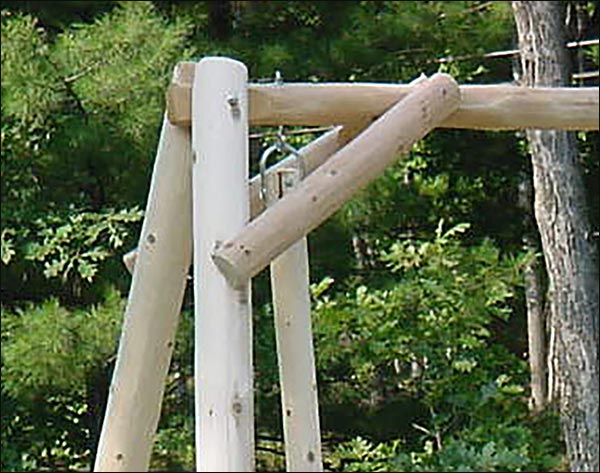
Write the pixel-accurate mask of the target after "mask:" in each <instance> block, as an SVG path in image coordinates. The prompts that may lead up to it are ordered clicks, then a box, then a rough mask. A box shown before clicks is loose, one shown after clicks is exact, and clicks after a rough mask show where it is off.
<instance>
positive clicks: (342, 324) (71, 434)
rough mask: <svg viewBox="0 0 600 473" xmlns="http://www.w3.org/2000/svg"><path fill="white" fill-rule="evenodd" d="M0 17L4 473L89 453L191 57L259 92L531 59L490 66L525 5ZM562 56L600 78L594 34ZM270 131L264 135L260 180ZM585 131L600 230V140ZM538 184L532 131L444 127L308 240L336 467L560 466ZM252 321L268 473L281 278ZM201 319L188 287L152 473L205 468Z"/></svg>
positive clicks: (27, 11) (504, 78)
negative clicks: (176, 81) (236, 74)
mask: <svg viewBox="0 0 600 473" xmlns="http://www.w3.org/2000/svg"><path fill="white" fill-rule="evenodd" d="M1 7H2V18H1V22H2V38H1V39H2V124H1V128H2V135H1V137H2V143H1V146H2V160H1V185H2V188H1V203H2V215H1V217H2V218H1V221H0V234H1V243H2V253H1V267H0V268H1V274H0V275H1V278H2V285H1V304H2V333H1V341H2V359H1V363H2V389H1V396H2V413H1V421H0V422H1V452H0V469H1V471H65V470H72V471H75V470H76V471H89V469H90V465H91V464H93V458H94V453H95V450H96V444H97V439H98V435H99V431H100V428H101V422H102V415H103V410H104V406H105V402H106V395H107V392H108V386H109V383H110V376H111V370H112V368H113V366H114V360H115V354H116V348H117V343H118V338H119V333H120V328H121V322H122V317H123V309H124V305H125V301H126V297H127V292H128V289H129V284H130V276H129V274H128V273H127V271H126V269H125V267H124V266H123V264H122V262H121V257H122V255H123V254H124V253H126V252H127V251H129V250H130V249H132V248H134V247H135V246H136V244H137V238H138V235H139V231H140V228H141V222H142V219H143V209H144V208H145V202H146V197H147V193H148V188H149V183H150V173H151V170H152V165H153V160H154V155H155V150H156V145H157V141H158V135H159V129H160V124H161V120H162V113H163V110H164V93H165V91H166V87H167V85H168V83H169V81H170V77H171V74H172V70H173V67H174V66H175V64H176V63H177V62H179V61H184V60H198V59H199V58H201V57H203V56H207V55H226V56H229V57H233V58H236V59H238V60H240V61H243V62H244V63H245V64H246V65H247V66H248V69H249V74H250V78H251V81H255V82H270V81H272V80H273V78H274V76H275V71H280V72H281V74H282V76H283V80H284V81H288V82H297V81H308V82H328V81H339V82H355V81H369V82H388V83H390V82H391V83H394V82H402V83H406V82H410V81H411V80H413V79H414V78H416V77H417V76H418V75H420V74H421V73H425V74H428V75H429V74H432V73H434V72H436V71H444V72H449V73H450V74H452V75H453V76H454V77H455V78H456V79H457V81H458V82H460V83H462V84H468V83H477V84H486V83H506V82H513V81H514V80H515V71H517V72H518V69H519V66H518V56H516V55H514V54H504V55H499V56H498V55H497V56H494V57H485V56H484V54H485V53H488V52H493V51H506V50H511V49H515V48H517V47H518V46H517V39H516V29H515V25H514V18H513V13H512V10H511V5H510V2H487V1H453V2H440V1H426V2H412V1H411V2H395V1H360V2H358V1H340V2H337V1H327V2H323V1H303V2H292V1H276V2H275V1H273V2H271V1H260V2H257V1H246V2H233V1H232V2H182V1H170V2H165V1H154V2H113V1H102V2H89V1H70V2H66V1H65V2H61V1H55V2H34V1H19V2H10V1H3V2H1ZM567 8H568V15H567V17H568V23H567V32H568V34H569V39H570V40H577V41H579V40H584V39H594V38H597V37H598V2H597V1H574V2H568V5H567ZM570 51H571V59H572V63H573V68H574V72H575V75H574V79H573V83H572V84H571V85H572V86H578V85H587V86H590V85H597V84H598V78H597V76H596V77H595V78H593V77H592V78H591V79H581V78H578V77H580V75H579V76H578V73H581V72H584V71H588V70H597V69H598V46H597V45H596V46H589V47H580V48H572V49H570ZM265 131H270V130H268V129H267V130H265V129H262V128H261V129H258V128H257V129H252V130H251V133H252V134H256V135H260V134H261V133H262V132H265ZM271 131H272V130H271ZM289 131H290V132H292V131H294V129H293V128H290V129H289ZM316 136H318V133H317V132H315V133H312V134H307V133H304V134H298V135H293V134H292V135H290V138H289V141H290V142H291V143H292V144H294V145H295V146H298V147H299V146H301V145H303V144H305V143H307V142H308V141H310V140H311V139H313V138H315V137H316ZM272 139H273V137H272V136H255V137H254V138H252V139H251V143H250V149H251V167H252V169H253V172H256V169H257V163H258V157H259V155H260V152H261V150H263V149H264V148H265V147H266V146H268V144H269V143H271V141H272ZM577 139H578V153H579V154H578V156H579V164H580V166H581V168H582V172H583V175H584V179H585V186H586V191H587V196H588V202H587V204H588V207H589V215H590V217H591V220H592V225H593V228H594V230H595V232H596V235H597V231H598V225H599V210H600V207H599V206H600V202H599V199H598V195H599V189H598V185H599V184H598V177H599V176H598V172H599V160H598V133H597V132H594V133H591V132H579V133H577ZM530 179H531V163H530V160H529V157H528V153H527V143H526V140H525V135H524V134H523V133H521V132H481V131H467V130H438V131H436V132H435V133H433V134H431V135H430V136H428V137H427V138H426V139H424V140H422V141H421V142H420V143H419V144H418V145H417V146H415V147H414V148H413V149H412V151H411V153H410V155H409V156H408V157H407V158H406V159H404V160H402V161H401V162H398V163H397V164H395V165H394V166H392V168H390V169H389V170H388V171H387V172H386V173H385V175H384V176H382V177H381V178H379V179H378V180H377V181H376V182H375V183H373V184H372V185H371V186H369V187H368V188H367V189H365V190H364V191H362V192H361V193H360V195H358V196H357V197H356V198H355V199H353V200H352V201H351V202H349V203H348V204H346V205H345V206H344V207H343V208H342V209H341V210H340V211H338V212H337V213H336V214H335V216H334V217H333V218H332V219H331V220H330V221H328V222H327V223H326V224H324V225H323V226H322V227H320V228H319V229H318V230H316V231H315V232H314V233H313V234H311V235H310V237H309V252H310V259H311V282H312V285H311V290H312V297H313V314H312V316H313V327H314V332H315V348H316V360H317V370H318V385H319V401H320V412H321V427H322V435H323V441H324V461H325V466H326V469H328V470H334V471H564V470H565V462H566V460H565V457H564V447H563V442H562V440H561V432H560V425H559V422H558V420H557V417H556V415H555V413H554V410H553V409H552V406H549V407H548V408H547V409H544V410H542V411H541V412H532V410H531V409H530V407H529V395H530V393H529V390H530V388H529V382H530V376H529V367H528V364H527V350H528V347H527V324H526V321H527V313H526V311H527V308H526V304H525V297H524V290H523V284H524V279H523V271H524V268H525V267H526V266H527V265H528V264H529V263H531V261H535V260H540V259H541V255H540V253H539V251H537V252H536V251H531V248H524V245H523V242H524V240H526V236H527V235H530V234H531V233H532V232H535V228H533V229H532V228H531V218H530V215H531V202H530V199H529V200H528V199H527V198H526V196H525V198H524V193H523V182H525V181H527V180H530ZM536 238H537V237H536ZM596 238H597V237H596ZM188 289H191V284H190V285H189V287H188ZM253 318H254V327H255V328H254V334H255V335H254V337H255V340H254V355H255V387H256V432H257V445H258V457H257V468H258V469H259V470H263V471H267V470H269V471H272V470H276V469H281V468H282V465H283V456H282V452H283V445H282V431H281V413H280V403H279V395H280V392H279V386H278V376H277V364H276V362H277V361H276V355H275V341H274V328H273V314H272V307H271V304H270V289H269V285H268V277H267V275H266V274H261V275H260V276H259V277H257V278H256V279H255V281H254V283H253ZM192 327H193V295H192V292H191V290H188V291H186V297H185V302H184V308H183V311H182V315H181V321H180V327H179V331H178V341H177V344H176V349H175V354H174V359H173V362H172V365H171V369H170V373H169V378H168V381H167V390H166V397H165V400H164V403H163V408H162V416H161V420H160V425H159V429H158V433H157V436H156V442H155V446H154V451H153V456H152V466H151V468H152V470H153V471H193V469H194V454H193V452H194V446H193V444H194V435H193V379H192V375H193V373H192V365H193V363H192V357H193V345H192Z"/></svg>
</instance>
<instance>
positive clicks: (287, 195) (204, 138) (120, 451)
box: [94, 57, 598, 472]
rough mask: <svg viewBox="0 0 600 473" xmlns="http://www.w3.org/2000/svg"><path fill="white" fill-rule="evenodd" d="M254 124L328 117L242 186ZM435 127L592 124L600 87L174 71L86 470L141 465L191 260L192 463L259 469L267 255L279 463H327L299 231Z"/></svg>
mask: <svg viewBox="0 0 600 473" xmlns="http://www.w3.org/2000/svg"><path fill="white" fill-rule="evenodd" d="M249 123H250V124H255V125H272V126H273V125H323V124H327V125H338V126H337V127H336V128H333V129H332V130H331V131H329V132H328V133H326V134H324V135H323V136H321V137H320V138H319V139H317V140H315V141H313V142H312V143H310V144H309V145H307V146H306V147H304V148H303V149H302V150H300V152H299V153H297V154H296V155H291V156H289V157H288V158H286V159H285V160H283V161H280V162H279V163H277V164H276V165H275V166H273V167H272V168H270V169H269V170H267V172H266V173H265V176H264V178H263V179H260V178H254V179H252V180H248V126H249ZM436 127H451V128H476V129H496V130H497V129H521V128H547V129H548V128H554V129H584V130H598V88H580V89H571V88H556V89H550V88H548V89H528V88H521V87H514V86H502V85H499V86H460V87H459V86H458V85H457V84H456V82H455V81H454V80H453V79H452V78H451V77H450V76H448V75H446V74H435V75H433V76H432V77H430V78H426V77H422V78H420V79H417V80H416V81H414V82H413V83H411V84H408V85H395V84H388V85H382V84H289V85H282V84H278V83H276V84H271V85H258V84H248V82H247V70H246V67H245V66H244V65H243V64H242V63H240V62H237V61H234V60H231V59H228V58H222V57H208V58H204V59H202V60H201V61H199V62H198V63H181V64H179V65H178V66H177V67H176V68H175V73H174V77H173V81H172V84H171V87H170V88H169V91H168V94H167V112H166V114H165V117H164V120H163V126H162V132H161V136H160V141H159V145H158V150H157V156H156V162H155V165H154V171H153V175H152V182H151V186H150V192H149V197H148V203H147V207H146V214H145V219H144V223H143V226H142V232H141V236H140V240H139V245H138V248H137V250H136V252H135V255H134V256H133V257H132V256H131V255H129V256H128V259H129V258H134V259H135V266H134V269H133V278H132V284H131V290H130V293H129V299H128V303H127V308H126V310H125V316H124V323H123V331H122V335H121V340H120V344H119V350H118V355H117V361H116V366H115V370H114V374H113V380H112V383H111V386H110V392H109V398H108V404H107V409H106V416H105V419H104V424H103V427H102V433H101V437H100V442H99V446H98V451H97V456H96V463H95V467H94V471H98V472H100V471H103V472H107V471H148V467H149V463H150V454H151V449H152V443H153V437H154V434H155V432H156V428H157V425H158V420H159V413H160V407H161V402H162V397H163V393H164V385H165V380H166V376H167V372H168V368H169V363H170V360H171V354H172V351H173V345H174V340H175V332H176V328H177V321H178V317H179V312H180V310H181V304H182V300H183V294H184V289H185V285H186V279H187V275H188V270H189V267H190V264H191V263H192V256H193V268H194V294H195V356H194V372H195V376H194V379H195V416H196V461H197V463H196V467H197V470H198V471H253V469H254V413H253V370H252V324H251V320H252V317H251V296H250V280H251V278H252V277H253V276H255V275H256V274H257V273H259V272H260V271H261V270H262V269H263V268H265V267H266V266H267V265H269V264H270V267H271V284H272V293H273V304H274V309H275V325H276V341H277V355H278V362H279V373H280V381H281V393H282V417H283V423H284V440H285V454H286V468H287V471H322V461H321V442H320V431H319V413H318V400H317V385H316V375H315V362H314V355H313V346H312V333H311V322H310V299H309V294H308V255H307V249H306V248H307V246H306V235H307V234H308V233H309V232H310V231H311V230H313V229H314V228H316V227H317V226H318V225H320V224H321V223H323V222H324V221H325V220H326V219H327V218H328V217H329V216H331V215H332V214H333V213H334V212H335V211H336V210H337V209H339V208H340V206H342V205H343V204H344V202H346V201H347V200H348V199H350V198H351V196H352V195H353V194H354V193H355V192H356V191H358V190H359V189H361V188H363V187H364V186H366V185H367V184H368V183H369V182H372V181H373V180H374V179H375V178H376V177H377V176H379V175H380V174H381V173H382V172H383V171H384V170H385V168H386V167H387V166H388V165H390V164H391V163H393V162H394V161H395V160H396V159H397V158H399V157H401V156H404V155H406V154H407V153H408V151H409V150H410V148H411V146H412V145H413V144H414V143H415V142H416V141H418V140H420V139H421V138H423V137H424V136H425V135H426V134H427V133H429V132H430V131H431V130H433V129H434V128H436ZM301 169H303V170H304V174H305V175H304V176H302V175H301V174H300V170H301ZM261 186H264V187H263V192H259V188H260V187H261ZM259 194H262V195H263V198H262V199H261V198H260V197H259ZM130 266H133V265H131V264H130Z"/></svg>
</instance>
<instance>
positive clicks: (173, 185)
mask: <svg viewBox="0 0 600 473" xmlns="http://www.w3.org/2000/svg"><path fill="white" fill-rule="evenodd" d="M190 171H191V142H190V133H189V130H187V129H184V128H180V127H175V126H173V125H171V124H170V123H169V122H168V120H167V119H166V117H165V119H164V121H163V127H162V132H161V136H160V141H159V144H158V150H157V155H156V163H155V165H154V171H153V174H152V183H151V185H150V193H149V196H148V203H147V206H146V215H145V218H144V224H143V226H142V233H141V236H140V241H139V245H138V251H137V262H136V264H135V270H134V271H133V279H132V283H131V289H130V291H129V299H128V301H127V308H126V309H125V317H124V321H123V331H122V335H121V341H120V344H119V351H118V353H117V361H116V365H115V370H114V373H113V379H112V382H111V385H110V392H109V396H108V404H107V407H106V415H105V418H104V423H103V425H102V432H101V435H100V442H99V445H98V451H97V454H96V461H95V465H94V471H148V465H149V462H150V454H151V451H152V443H153V440H154V434H155V432H156V427H157V425H158V419H159V414H160V406H161V402H162V397H163V392H164V385H165V381H166V377H167V371H168V369H169V364H170V360H171V354H172V352H173V344H174V342H175V332H176V328H177V322H178V320H179V312H180V309H181V302H182V300H183V293H184V290H185V281H186V278H187V274H188V270H189V267H190V261H191V253H192V242H191V236H190V235H191V231H192V229H191V226H192V212H191V204H192V195H191V189H190V187H191V175H190Z"/></svg>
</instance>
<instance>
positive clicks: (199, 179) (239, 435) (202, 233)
mask: <svg viewBox="0 0 600 473" xmlns="http://www.w3.org/2000/svg"><path fill="white" fill-rule="evenodd" d="M192 117H193V118H192V149H193V153H194V159H193V161H194V162H193V165H192V183H193V185H192V194H193V204H192V207H193V212H192V213H193V230H194V294H195V366H194V371H195V382H196V385H195V386H196V389H195V390H196V399H195V407H196V409H195V415H196V462H197V463H196V467H197V470H198V471H253V469H254V406H253V392H252V389H253V383H252V324H251V306H250V281H249V279H246V280H245V281H243V283H242V284H240V287H239V288H237V289H234V288H233V287H231V286H230V285H229V283H228V282H227V280H226V279H225V278H224V277H223V275H222V274H221V273H220V272H219V270H218V269H217V268H216V267H215V265H214V263H213V261H212V260H211V258H210V253H211V252H212V251H213V249H214V247H215V245H217V244H218V243H219V242H221V241H225V240H227V239H228V238H231V237H232V236H233V235H234V234H235V233H237V232H238V231H240V230H241V229H242V228H243V227H244V225H245V224H246V223H247V222H248V220H249V217H250V210H249V198H248V100H247V70H246V67H245V66H244V65H243V64H242V63H240V62H237V61H234V60H232V59H228V58H223V57H207V58H204V59H202V60H201V61H200V62H199V63H198V64H197V65H196V70H195V74H194V85H193V87H192Z"/></svg>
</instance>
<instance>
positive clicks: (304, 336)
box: [265, 163, 323, 472]
mask: <svg viewBox="0 0 600 473" xmlns="http://www.w3.org/2000/svg"><path fill="white" fill-rule="evenodd" d="M296 164H297V163H296ZM265 180H266V188H267V192H266V196H267V204H268V205H273V204H274V203H275V202H276V201H277V200H278V199H279V198H280V196H283V195H285V194H286V193H287V192H289V191H290V190H291V189H293V188H294V187H295V186H296V185H297V183H298V182H299V180H300V170H299V168H298V166H293V167H288V168H280V169H279V170H278V172H276V173H272V174H271V175H270V176H269V178H267V179H265ZM270 269H271V292H272V297H273V309H274V313H275V339H276V343H277V360H278V366H279V380H280V386H281V411H282V418H283V436H284V442H285V463H286V471H306V472H308V471H323V461H322V457H321V429H320V424H319V399H318V395H317V376H316V370H315V357H314V349H313V339H312V328H311V320H310V294H309V275H308V245H307V240H306V237H304V238H301V239H300V240H298V241H297V242H296V243H294V244H293V245H292V246H291V247H290V248H288V249H287V250H286V251H285V252H284V253H282V254H281V255H279V256H278V257H277V258H275V259H274V260H273V261H272V262H271V268H270Z"/></svg>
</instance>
